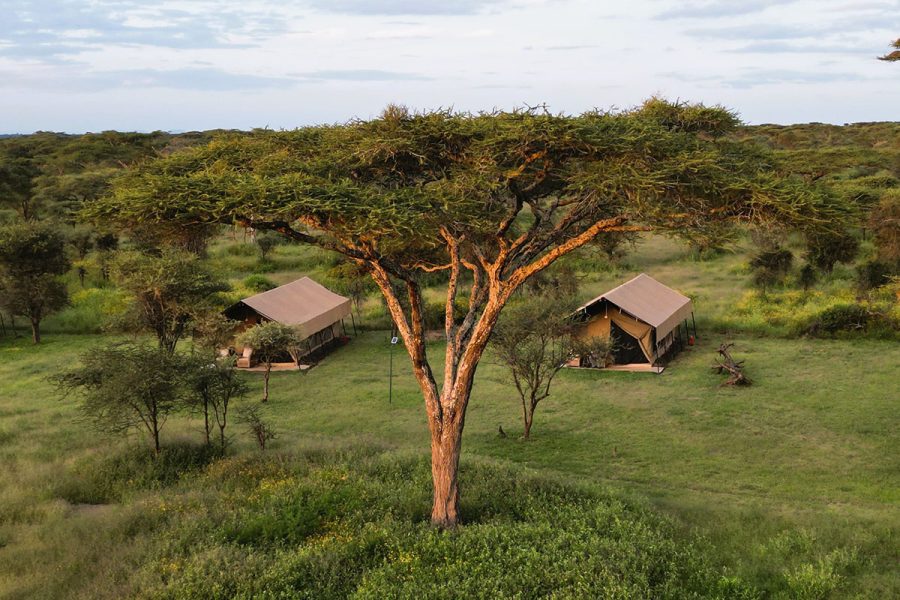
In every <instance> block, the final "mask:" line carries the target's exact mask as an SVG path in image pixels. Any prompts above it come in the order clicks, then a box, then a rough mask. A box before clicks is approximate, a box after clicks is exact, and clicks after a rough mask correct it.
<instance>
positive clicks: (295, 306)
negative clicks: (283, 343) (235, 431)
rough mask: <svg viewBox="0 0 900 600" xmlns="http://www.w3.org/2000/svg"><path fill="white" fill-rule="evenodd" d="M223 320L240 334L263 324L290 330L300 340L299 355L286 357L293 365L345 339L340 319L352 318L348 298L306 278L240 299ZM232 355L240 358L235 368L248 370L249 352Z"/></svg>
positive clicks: (342, 323) (250, 353)
mask: <svg viewBox="0 0 900 600" xmlns="http://www.w3.org/2000/svg"><path fill="white" fill-rule="evenodd" d="M225 316H227V317H228V318H230V319H234V320H236V321H241V322H242V323H243V325H242V327H241V330H244V329H247V328H249V327H253V326H254V325H257V324H259V323H264V322H267V321H277V322H278V323H282V324H284V325H289V326H291V327H293V328H294V329H295V330H296V331H297V334H298V337H300V339H301V340H302V343H301V345H300V348H299V354H297V355H296V356H292V357H289V358H291V359H292V360H294V361H295V362H296V361H297V360H299V359H300V358H302V357H304V356H309V355H311V354H313V353H315V352H318V351H321V350H324V349H325V348H326V347H328V346H329V345H331V344H332V343H333V342H334V341H335V340H337V339H339V338H340V337H341V336H344V335H346V329H345V327H344V319H346V318H347V317H350V318H351V319H352V318H353V317H352V314H351V312H350V299H349V298H345V297H344V296H341V295H339V294H335V293H334V292H332V291H331V290H329V289H328V288H326V287H324V286H322V285H320V284H318V283H316V282H315V281H313V280H312V279H310V278H309V277H303V278H301V279H297V280H296V281H292V282H291V283H287V284H285V285H282V286H279V287H277V288H274V289H271V290H268V291H266V292H262V293H260V294H256V295H255V296H250V297H249V298H244V299H243V300H241V301H240V302H238V303H236V304H234V305H232V306H230V307H229V308H228V309H226V310H225ZM235 351H236V352H237V353H238V356H240V358H239V359H238V366H239V367H250V366H252V364H253V362H254V361H253V357H252V352H250V350H249V349H244V348H235ZM285 354H287V350H285ZM286 358H288V357H287V356H286Z"/></svg>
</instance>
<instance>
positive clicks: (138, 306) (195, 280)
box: [114, 250, 227, 353]
mask: <svg viewBox="0 0 900 600" xmlns="http://www.w3.org/2000/svg"><path fill="white" fill-rule="evenodd" d="M114 270H115V276H116V282H117V283H118V284H119V285H120V286H121V287H122V288H123V289H125V290H126V291H128V292H129V293H130V294H131V295H132V298H133V300H134V307H133V310H132V313H131V314H130V317H131V322H130V324H131V325H133V326H135V327H136V328H138V329H144V330H149V331H151V332H153V333H154V334H155V335H156V338H157V340H158V342H159V347H160V349H162V350H165V351H166V352H169V353H173V352H175V346H176V344H178V341H179V340H180V339H181V338H182V337H183V336H184V335H185V334H186V333H188V331H189V326H190V323H191V322H192V320H193V319H194V318H195V317H197V315H201V314H205V313H206V312H208V311H209V308H210V297H211V296H212V294H214V293H216V292H220V291H223V290H225V289H226V288H227V286H225V284H223V283H221V282H219V281H217V280H216V279H215V278H214V277H213V276H212V275H211V274H210V272H209V271H208V270H207V269H206V268H205V267H204V266H203V265H202V264H201V263H200V261H199V259H198V258H197V256H196V255H194V254H192V253H190V252H185V251H178V250H164V251H163V252H162V253H161V254H160V255H159V256H153V255H151V254H142V253H138V252H127V253H123V254H122V255H121V256H119V258H118V260H117V261H115V264H114Z"/></svg>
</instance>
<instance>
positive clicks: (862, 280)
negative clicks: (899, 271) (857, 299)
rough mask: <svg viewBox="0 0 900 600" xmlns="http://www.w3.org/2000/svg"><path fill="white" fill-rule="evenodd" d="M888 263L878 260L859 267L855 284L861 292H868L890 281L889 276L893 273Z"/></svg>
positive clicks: (893, 270)
mask: <svg viewBox="0 0 900 600" xmlns="http://www.w3.org/2000/svg"><path fill="white" fill-rule="evenodd" d="M895 271H896V269H894V268H893V267H892V266H891V265H890V264H889V263H887V262H883V261H880V260H870V261H867V262H864V263H863V264H861V265H859V267H858V268H857V270H856V284H857V286H858V287H859V289H860V290H862V291H864V292H865V291H868V290H871V289H874V288H877V287H881V286H883V285H887V284H888V283H890V281H891V275H893V274H894V273H895Z"/></svg>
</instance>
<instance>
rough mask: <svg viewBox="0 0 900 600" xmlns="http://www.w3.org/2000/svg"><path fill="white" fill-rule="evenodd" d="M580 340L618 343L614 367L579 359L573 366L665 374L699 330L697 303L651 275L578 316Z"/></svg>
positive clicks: (583, 308)
mask: <svg viewBox="0 0 900 600" xmlns="http://www.w3.org/2000/svg"><path fill="white" fill-rule="evenodd" d="M573 319H574V320H575V321H576V323H577V325H576V328H577V329H576V330H577V335H578V337H580V338H582V339H587V338H594V337H604V338H610V339H612V341H613V344H614V346H613V363H612V364H605V365H596V364H591V361H590V358H589V357H578V358H576V359H575V360H574V361H573V363H572V366H582V367H608V368H617V367H618V368H620V369H627V370H633V371H652V372H656V373H660V372H662V370H663V367H664V364H665V363H666V362H668V360H669V359H670V358H671V357H672V356H673V355H674V354H675V353H676V352H678V350H680V349H681V348H682V347H683V346H684V344H685V342H686V341H687V340H688V338H689V336H690V326H693V327H694V335H696V324H695V322H694V307H693V305H692V303H691V299H690V298H688V297H687V296H684V295H682V294H679V293H678V292H676V291H675V290H673V289H672V288H670V287H667V286H665V285H663V284H661V283H660V282H658V281H657V280H655V279H653V278H652V277H650V276H649V275H647V274H645V273H641V274H640V275H638V276H637V277H635V278H634V279H632V280H631V281H628V282H626V283H623V284H622V285H620V286H619V287H616V288H613V289H611V290H610V291H608V292H606V293H604V294H601V295H599V296H597V297H596V298H594V299H593V300H591V301H589V302H587V303H585V304H583V305H582V306H580V307H579V308H578V309H577V310H576V311H575V313H574V314H573Z"/></svg>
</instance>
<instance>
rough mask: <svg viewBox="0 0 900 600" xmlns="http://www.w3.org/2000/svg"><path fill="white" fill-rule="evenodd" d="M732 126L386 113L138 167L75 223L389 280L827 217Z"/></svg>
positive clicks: (647, 116) (635, 114) (673, 114)
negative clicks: (337, 256)
mask: <svg viewBox="0 0 900 600" xmlns="http://www.w3.org/2000/svg"><path fill="white" fill-rule="evenodd" d="M736 125H737V119H736V117H735V116H734V114H733V113H731V112H729V111H727V110H725V109H722V108H718V107H706V106H703V105H686V104H680V103H670V102H666V101H664V100H661V99H658V98H655V99H651V100H649V101H648V102H647V103H645V104H644V105H643V106H642V107H640V108H638V109H634V110H630V111H621V112H606V113H599V112H597V113H589V114H585V115H582V116H578V117H570V116H564V115H551V114H548V113H544V112H540V111H537V110H525V111H517V112H511V113H491V114H475V115H473V114H461V113H453V112H448V111H439V112H430V113H422V114H413V113H410V112H409V111H407V110H406V109H404V108H402V107H389V108H388V110H386V111H385V113H384V114H383V115H382V116H381V117H380V118H378V119H374V120H371V121H358V122H352V123H349V124H347V125H342V126H329V127H310V128H304V129H299V130H296V131H288V132H268V131H256V132H253V133H249V134H230V135H227V136H224V137H222V138H220V139H218V140H215V141H214V142H212V143H210V144H208V145H206V146H202V147H196V148H192V149H189V150H187V151H184V152H179V153H175V154H173V155H171V156H168V157H165V158H162V159H159V160H156V161H152V162H148V163H146V164H144V165H142V166H141V167H140V168H137V169H134V170H132V171H131V172H129V173H128V174H127V175H126V176H124V177H122V178H121V179H120V180H119V181H118V182H117V183H116V185H115V186H114V190H113V193H112V194H110V195H109V196H108V197H106V198H105V199H104V200H102V201H100V202H96V203H93V204H92V205H91V206H90V207H89V209H88V211H87V212H88V215H89V216H92V217H93V218H95V219H100V220H107V219H111V220H114V221H117V222H119V223H120V224H121V225H124V226H126V227H136V226H138V224H140V223H146V222H148V221H155V222H158V223H180V224H181V225H182V226H184V227H191V226H201V225H205V224H209V223H235V222H237V223H241V224H245V225H251V226H254V227H258V228H264V229H265V228H269V229H275V230H279V231H282V232H283V233H288V234H290V235H293V236H294V237H296V238H297V239H301V240H303V241H308V242H313V243H318V244H320V245H322V246H325V247H328V248H331V249H336V250H338V251H342V252H344V253H345V254H350V255H351V256H354V257H356V258H367V259H373V258H374V257H380V258H389V259H390V260H392V261H394V263H395V267H396V269H401V270H402V269H407V270H408V269H413V270H414V269H415V268H421V267H423V266H427V265H433V264H437V263H441V262H444V261H445V260H446V252H445V247H446V244H445V239H444V236H445V233H446V232H447V231H449V232H450V233H451V234H452V235H454V236H455V237H458V238H459V239H464V240H465V241H464V242H463V244H462V246H461V252H462V253H463V254H464V255H466V256H472V255H474V254H479V253H480V254H481V255H482V256H485V257H487V258H489V259H490V258H492V257H496V256H497V255H498V253H500V252H501V250H502V248H504V247H505V246H509V245H510V244H514V242H515V240H517V239H518V238H520V237H521V236H525V237H526V238H529V239H530V240H532V241H533V243H529V244H522V248H521V251H519V252H516V253H513V254H514V258H515V259H516V261H518V262H519V263H527V262H529V261H532V260H535V259H536V258H537V257H539V256H540V255H541V254H542V253H544V252H546V251H548V250H549V249H551V248H553V247H555V246H556V245H558V244H560V243H563V242H565V241H566V240H568V239H572V238H573V237H576V236H578V235H580V234H582V233H584V232H585V231H588V230H590V228H591V227H592V226H593V225H594V224H595V223H596V222H598V221H599V220H603V219H617V223H626V222H627V223H631V225H632V226H636V227H652V228H656V229H663V230H669V231H671V232H674V233H680V234H697V235H700V236H702V235H704V231H705V230H706V229H710V231H713V230H715V231H718V230H720V229H721V224H722V223H723V222H726V221H729V222H730V221H734V220H742V221H747V222H760V223H764V224H770V223H779V224H788V225H795V226H801V227H805V226H808V225H815V224H821V223H830V222H832V221H833V220H834V219H835V216H840V215H839V212H840V211H839V210H837V209H836V207H835V206H834V203H828V202H826V201H823V197H824V196H825V194H823V192H822V191H821V190H819V189H817V188H815V187H811V186H810V185H808V184H807V183H805V182H803V181H800V180H792V179H791V178H790V177H785V176H783V175H781V174H778V173H777V172H776V170H775V168H774V166H773V165H774V161H773V160H772V159H771V157H770V156H769V155H768V153H766V152H765V151H763V150H762V149H760V148H757V147H753V146H751V145H749V144H746V143H738V142H734V141H730V140H728V139H726V138H724V137H723V136H724V135H725V134H727V133H729V132H731V131H733V129H734V128H735V127H736ZM442 230H444V232H445V233H442ZM476 246H477V248H476ZM396 269H395V273H396V272H397V271H396Z"/></svg>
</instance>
